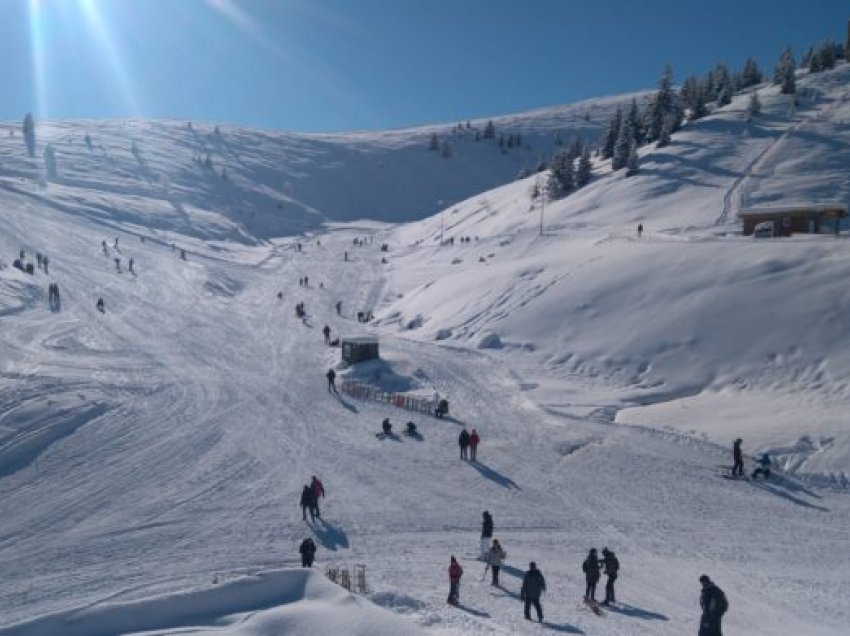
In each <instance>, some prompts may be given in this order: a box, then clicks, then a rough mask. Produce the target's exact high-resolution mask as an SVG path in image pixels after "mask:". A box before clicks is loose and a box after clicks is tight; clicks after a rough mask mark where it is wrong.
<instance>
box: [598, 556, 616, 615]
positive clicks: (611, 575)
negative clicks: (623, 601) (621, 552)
mask: <svg viewBox="0 0 850 636" xmlns="http://www.w3.org/2000/svg"><path fill="white" fill-rule="evenodd" d="M600 565H602V566H603V567H604V568H605V576H607V577H608V580H607V581H606V582H605V600H604V601H602V604H603V605H610V604H611V603H616V602H617V601H616V600H615V599H614V581H616V580H617V572H618V571H619V570H620V562H619V561H618V560H617V556H616V555H615V554H614V553H613V552H611V550H609V549H608V548H602V561H601V562H600Z"/></svg>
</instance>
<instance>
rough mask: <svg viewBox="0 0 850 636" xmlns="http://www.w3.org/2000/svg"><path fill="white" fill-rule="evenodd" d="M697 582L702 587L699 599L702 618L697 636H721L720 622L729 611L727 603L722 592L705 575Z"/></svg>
mask: <svg viewBox="0 0 850 636" xmlns="http://www.w3.org/2000/svg"><path fill="white" fill-rule="evenodd" d="M699 582H700V584H701V585H702V593H701V594H700V597H699V604H700V607H701V608H702V616H701V617H700V621H699V632H698V636H723V632H722V631H721V628H720V621H721V620H722V618H723V614H725V613H726V610H727V609H729V601H727V600H726V595H725V594H724V593H723V590H721V589H720V588H719V587H717V586H716V585H715V584H714V582H713V581H712V580H711V579H710V578H708V576H707V575H705V574H703V575H702V576H701V577H699Z"/></svg>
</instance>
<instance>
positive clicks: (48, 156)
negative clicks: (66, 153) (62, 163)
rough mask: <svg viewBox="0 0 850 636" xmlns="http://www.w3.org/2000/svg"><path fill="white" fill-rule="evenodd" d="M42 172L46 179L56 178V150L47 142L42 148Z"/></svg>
mask: <svg viewBox="0 0 850 636" xmlns="http://www.w3.org/2000/svg"><path fill="white" fill-rule="evenodd" d="M44 172H45V173H46V174H47V178H48V179H55V178H56V151H55V150H53V144H47V147H46V148H45V149H44Z"/></svg>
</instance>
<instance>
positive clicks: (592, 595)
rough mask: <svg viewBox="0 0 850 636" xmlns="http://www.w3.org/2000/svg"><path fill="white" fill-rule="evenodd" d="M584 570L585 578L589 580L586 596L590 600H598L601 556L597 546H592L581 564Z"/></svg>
mask: <svg viewBox="0 0 850 636" xmlns="http://www.w3.org/2000/svg"><path fill="white" fill-rule="evenodd" d="M581 569H582V571H583V572H584V579H585V581H586V582H587V587H586V588H585V592H584V598H585V600H588V601H593V602H596V584H597V583H599V557H598V556H597V554H596V548H591V549H590V553H589V554H588V555H587V558H586V559H585V560H584V563H582V565H581Z"/></svg>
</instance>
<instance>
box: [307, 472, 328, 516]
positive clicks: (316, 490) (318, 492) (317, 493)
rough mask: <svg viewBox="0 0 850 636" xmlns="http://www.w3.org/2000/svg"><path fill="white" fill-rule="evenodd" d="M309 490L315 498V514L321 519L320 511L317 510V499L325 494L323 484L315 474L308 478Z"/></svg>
mask: <svg viewBox="0 0 850 636" xmlns="http://www.w3.org/2000/svg"><path fill="white" fill-rule="evenodd" d="M310 490H312V491H313V498H314V499H315V500H316V505H315V509H316V516H317V517H319V518H320V519H321V517H322V512H321V510H319V499H321V498H322V497H324V496H325V486H324V484H322V481H321V480H320V479H319V478H318V477H316V476H315V475H313V478H312V479H311V480H310Z"/></svg>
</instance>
